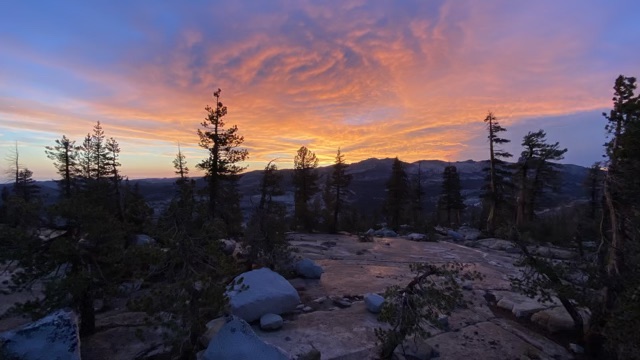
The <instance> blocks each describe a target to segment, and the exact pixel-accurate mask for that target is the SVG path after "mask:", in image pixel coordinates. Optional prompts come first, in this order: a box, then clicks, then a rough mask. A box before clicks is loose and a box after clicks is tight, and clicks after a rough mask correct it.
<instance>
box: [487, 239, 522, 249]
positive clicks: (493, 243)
mask: <svg viewBox="0 0 640 360" xmlns="http://www.w3.org/2000/svg"><path fill="white" fill-rule="evenodd" d="M478 244H480V245H481V246H484V247H486V248H489V249H491V250H502V251H509V250H510V249H517V248H516V245H515V244H514V243H513V242H511V241H509V240H502V239H494V238H489V239H482V240H478Z"/></svg>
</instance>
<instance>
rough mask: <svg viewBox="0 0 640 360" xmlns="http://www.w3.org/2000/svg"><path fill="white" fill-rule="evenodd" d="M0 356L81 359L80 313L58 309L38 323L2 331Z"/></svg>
mask: <svg viewBox="0 0 640 360" xmlns="http://www.w3.org/2000/svg"><path fill="white" fill-rule="evenodd" d="M0 358H1V359H20V360H56V359H60V360H75V359H78V360H80V338H79V335H78V321H77V316H76V314H75V313H74V312H73V311H70V310H58V311H56V312H53V313H51V314H49V315H47V316H45V317H44V318H42V319H40V320H38V321H36V322H33V323H31V324H27V325H24V326H21V327H20V328H18V329H16V330H12V331H7V332H5V333H2V334H0Z"/></svg>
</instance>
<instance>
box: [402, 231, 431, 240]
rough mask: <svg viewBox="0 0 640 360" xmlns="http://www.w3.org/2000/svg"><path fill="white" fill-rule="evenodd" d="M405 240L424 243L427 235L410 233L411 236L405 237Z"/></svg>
mask: <svg viewBox="0 0 640 360" xmlns="http://www.w3.org/2000/svg"><path fill="white" fill-rule="evenodd" d="M405 238H406V239H407V240H411V241H426V240H427V235H425V234H418V233H411V234H409V235H407V236H405Z"/></svg>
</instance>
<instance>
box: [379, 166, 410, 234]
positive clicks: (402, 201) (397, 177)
mask: <svg viewBox="0 0 640 360" xmlns="http://www.w3.org/2000/svg"><path fill="white" fill-rule="evenodd" d="M386 191H387V197H386V199H385V202H384V208H383V211H384V214H385V215H386V217H387V220H388V222H389V226H391V228H392V229H394V230H396V231H398V230H399V228H400V225H401V224H402V223H403V222H404V221H405V220H406V215H405V214H406V211H407V204H408V202H409V201H408V200H409V193H410V187H409V178H408V176H407V173H406V172H405V170H404V165H403V164H402V162H401V161H400V160H399V159H398V158H397V157H396V158H395V159H394V160H393V164H392V165H391V176H390V177H389V180H387V183H386Z"/></svg>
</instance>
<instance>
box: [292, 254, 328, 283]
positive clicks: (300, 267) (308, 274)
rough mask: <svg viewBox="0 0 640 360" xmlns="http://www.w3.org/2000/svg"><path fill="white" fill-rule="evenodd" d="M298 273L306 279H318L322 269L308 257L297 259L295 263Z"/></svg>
mask: <svg viewBox="0 0 640 360" xmlns="http://www.w3.org/2000/svg"><path fill="white" fill-rule="evenodd" d="M295 268H296V272H297V273H298V275H300V276H302V277H303V278H306V279H320V277H321V276H322V273H323V272H324V270H323V269H322V267H321V266H320V265H318V264H316V263H315V262H313V260H311V259H309V258H304V259H302V260H300V261H298V262H297V263H296V265H295Z"/></svg>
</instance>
